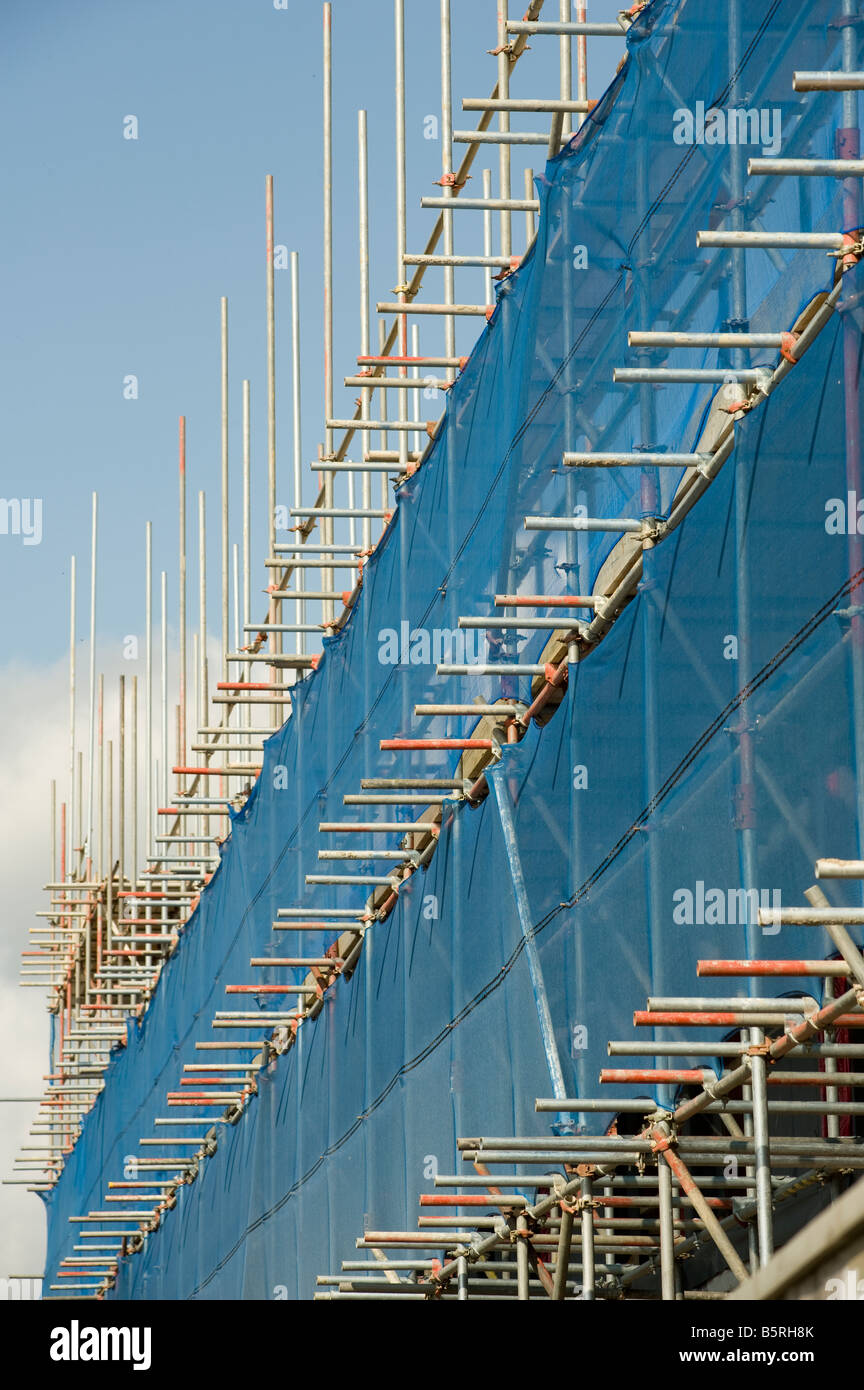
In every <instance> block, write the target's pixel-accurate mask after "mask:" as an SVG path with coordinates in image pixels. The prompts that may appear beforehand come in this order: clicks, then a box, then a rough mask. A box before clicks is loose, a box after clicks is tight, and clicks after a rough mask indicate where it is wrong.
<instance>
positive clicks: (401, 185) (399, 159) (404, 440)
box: [393, 0, 408, 473]
mask: <svg viewBox="0 0 864 1390" xmlns="http://www.w3.org/2000/svg"><path fill="white" fill-rule="evenodd" d="M393 18H394V30H395V34H394V37H395V48H396V262H397V267H396V283H397V285H398V286H399V303H400V304H404V303H405V293H404V290H403V289H402V286H403V285H404V283H405V254H406V252H407V250H408V245H407V219H408V195H407V189H406V177H405V0H393ZM398 326H399V356H400V357H407V356H408V316H407V314H400V315H399V325H398ZM407 375H408V371H407V368H406V367H405V366H404V365H400V367H399V376H403V377H404V376H407ZM398 400H399V419H400V420H405V419H407V416H408V395H407V392H406V391H400V392H399V396H398ZM407 463H408V435H407V434H406V433H405V431H404V430H400V432H399V471H400V473H404V472H405V468H406V465H407Z"/></svg>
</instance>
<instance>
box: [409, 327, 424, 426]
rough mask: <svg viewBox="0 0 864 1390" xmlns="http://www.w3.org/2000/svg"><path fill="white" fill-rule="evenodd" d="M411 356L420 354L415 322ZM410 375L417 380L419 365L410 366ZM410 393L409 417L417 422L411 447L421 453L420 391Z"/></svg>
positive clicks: (412, 331) (418, 335)
mask: <svg viewBox="0 0 864 1390" xmlns="http://www.w3.org/2000/svg"><path fill="white" fill-rule="evenodd" d="M411 356H412V357H415V358H416V357H419V356H420V326H419V324H416V323H412V325H411ZM411 375H412V377H413V378H414V380H415V381H416V380H418V378H419V376H420V367H419V365H418V366H414V367H412V369H411ZM411 395H412V396H413V397H414V402H413V409H412V413H411V418H412V420H416V421H417V424H418V429H417V431H416V433H415V434H412V436H411V447H412V448H413V450H414V452H415V454H421V453H422V452H423V446H422V444H421V442H420V430H419V425H420V420H421V415H420V392H419V391H416V390H415V391H412V392H411Z"/></svg>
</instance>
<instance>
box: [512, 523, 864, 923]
mask: <svg viewBox="0 0 864 1390" xmlns="http://www.w3.org/2000/svg"><path fill="white" fill-rule="evenodd" d="M523 525H524V528H525V530H526V531H612V532H617V531H621V532H622V533H629V534H633V535H635V534H637V533H642V532H644V531H645V523H644V522H642V521H637V520H635V518H633V517H615V518H612V517H604V516H601V517H596V516H526V517H525V520H524V523H523ZM862 920H864V913H862Z"/></svg>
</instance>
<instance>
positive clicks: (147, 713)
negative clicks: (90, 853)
mask: <svg viewBox="0 0 864 1390" xmlns="http://www.w3.org/2000/svg"><path fill="white" fill-rule="evenodd" d="M144 769H145V771H144V779H145V780H144V840H145V844H147V845H149V843H150V836H151V835H152V833H153V523H152V522H151V521H148V522H147V523H146V525H145V527H144Z"/></svg>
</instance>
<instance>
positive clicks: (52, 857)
mask: <svg viewBox="0 0 864 1390" xmlns="http://www.w3.org/2000/svg"><path fill="white" fill-rule="evenodd" d="M50 860H51V882H52V883H56V882H57V783H56V781H55V779H54V778H53V777H52V778H51V854H50Z"/></svg>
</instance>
